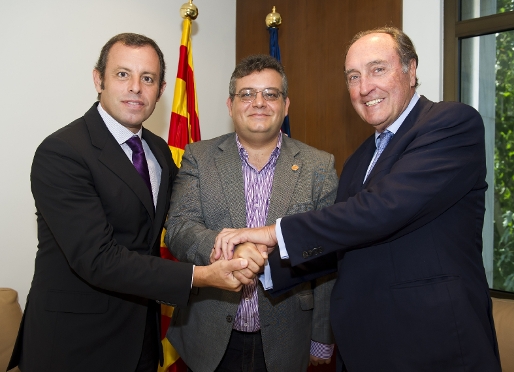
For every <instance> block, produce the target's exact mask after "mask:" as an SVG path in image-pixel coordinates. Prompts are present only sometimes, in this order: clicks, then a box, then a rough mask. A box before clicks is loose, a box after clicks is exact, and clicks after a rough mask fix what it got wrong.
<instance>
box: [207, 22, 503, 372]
mask: <svg viewBox="0 0 514 372" xmlns="http://www.w3.org/2000/svg"><path fill="white" fill-rule="evenodd" d="M417 64H418V57H417V54H416V52H415V49H414V46H413V45H412V42H411V40H410V39H409V38H408V36H407V35H405V34H404V33H403V32H401V31H400V30H398V29H396V28H392V27H386V28H382V29H376V30H370V31H365V32H362V33H360V34H358V35H356V37H355V38H354V39H353V41H352V42H351V45H350V47H349V49H348V52H347V55H346V61H345V71H346V76H347V85H348V89H349V92H350V98H351V101H352V104H353V106H354V108H355V110H356V111H357V113H358V114H359V115H360V116H361V118H362V119H363V120H364V121H366V122H367V123H369V124H371V125H372V126H373V127H374V128H375V130H376V133H375V134H374V135H373V136H371V137H370V138H368V139H367V140H366V141H365V142H364V143H363V144H362V145H361V146H360V147H359V148H358V149H357V151H356V152H355V153H354V154H353V155H352V156H350V158H349V159H348V160H347V162H346V164H345V166H344V169H343V172H342V174H341V177H340V181H339V189H338V194H337V198H336V204H335V205H334V206H331V207H327V208H325V209H323V210H321V211H312V212H307V213H304V214H298V215H293V216H287V217H284V218H283V219H282V220H281V221H278V223H277V224H276V226H275V225H273V226H268V227H265V228H261V229H259V230H250V229H246V230H241V231H231V230H226V231H223V232H222V233H221V234H220V235H219V236H218V237H217V242H216V248H217V249H218V251H217V254H218V255H219V254H220V253H221V252H220V250H221V249H222V248H223V254H224V255H225V256H226V257H230V256H231V251H232V250H233V247H234V244H237V243H241V242H244V241H252V242H255V243H262V244H266V245H267V246H268V247H273V246H274V245H275V244H277V240H278V241H279V247H280V254H281V256H282V257H287V256H288V257H289V259H290V262H291V264H292V265H299V264H302V263H305V262H310V261H312V260H313V261H315V259H316V258H317V257H323V256H325V255H327V254H330V253H334V252H335V253H337V256H338V279H337V281H336V284H335V286H334V289H333V292H332V298H331V321H332V327H333V331H334V334H335V337H336V344H337V345H338V355H337V357H338V365H339V367H338V368H339V369H340V370H342V369H343V363H344V364H345V365H346V367H347V368H348V370H349V371H351V372H369V371H395V372H396V371H406V372H411V371H417V372H418V371H448V372H449V371H452V372H453V371H500V365H499V357H498V350H497V343H496V336H495V331H494V324H493V319H492V315H491V301H490V298H489V293H488V286H487V282H486V277H485V271H484V268H483V264H482V256H481V253H482V225H483V219H484V194H485V190H486V188H487V184H486V182H485V175H486V167H485V146H484V126H483V122H482V119H481V117H480V115H479V114H478V113H477V112H476V111H475V110H474V109H473V108H471V107H469V106H467V105H464V104H461V103H455V102H440V103H434V102H431V101H429V100H428V99H426V98H425V97H420V96H419V95H418V94H417V93H416V86H417V78H416V68H417ZM388 142H389V143H388ZM273 270H274V268H272V276H273V278H274V287H275V289H276V288H277V287H279V288H280V287H283V286H287V285H288V283H287V282H284V281H281V280H278V279H277V278H276V276H275V275H273ZM279 271H280V270H278V269H277V272H278V273H279ZM277 272H276V273H277Z"/></svg>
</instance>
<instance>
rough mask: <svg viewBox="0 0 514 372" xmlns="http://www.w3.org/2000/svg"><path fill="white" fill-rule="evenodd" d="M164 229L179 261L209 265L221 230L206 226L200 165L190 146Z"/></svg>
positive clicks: (174, 188) (177, 179)
mask: <svg viewBox="0 0 514 372" xmlns="http://www.w3.org/2000/svg"><path fill="white" fill-rule="evenodd" d="M165 227H166V237H165V240H166V245H167V246H168V249H169V250H170V252H171V253H172V254H173V255H174V256H175V257H176V258H177V259H178V260H179V261H182V262H191V263H193V264H195V265H202V266H206V265H209V264H210V261H209V258H210V254H211V251H212V247H213V245H214V240H215V238H216V236H217V235H218V232H219V231H214V230H210V229H208V228H207V227H206V224H205V220H204V216H203V210H202V197H201V195H200V180H199V171H198V163H197V162H196V159H195V158H194V156H193V154H192V152H191V151H190V147H189V146H186V150H185V152H184V155H183V157H182V163H181V167H180V169H179V173H178V175H177V178H176V179H175V183H174V185H173V194H172V196H171V204H170V209H169V212H168V220H167V221H166V223H165Z"/></svg>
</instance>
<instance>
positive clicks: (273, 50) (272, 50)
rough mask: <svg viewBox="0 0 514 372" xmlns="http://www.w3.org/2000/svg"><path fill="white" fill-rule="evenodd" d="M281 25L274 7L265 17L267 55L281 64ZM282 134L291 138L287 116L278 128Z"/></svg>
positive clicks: (280, 18) (278, 14)
mask: <svg viewBox="0 0 514 372" xmlns="http://www.w3.org/2000/svg"><path fill="white" fill-rule="evenodd" d="M281 24H282V17H281V16H280V13H277V8H276V7H275V6H274V7H273V9H272V10H271V13H269V14H268V15H267V16H266V27H267V28H268V31H269V54H270V55H271V56H272V57H274V58H276V59H277V60H278V61H279V62H281V58H280V47H279V45H278V28H279V27H280V25H281ZM280 130H281V131H282V133H284V134H286V135H287V136H289V137H291V128H290V125H289V116H286V117H285V118H284V122H283V123H282V126H281V128H280Z"/></svg>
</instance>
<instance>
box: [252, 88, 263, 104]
mask: <svg viewBox="0 0 514 372" xmlns="http://www.w3.org/2000/svg"><path fill="white" fill-rule="evenodd" d="M259 93H260V94H259ZM252 103H253V106H254V107H263V106H265V105H266V100H265V99H264V95H263V93H262V91H260V92H256V95H255V99H254V100H253V102H252Z"/></svg>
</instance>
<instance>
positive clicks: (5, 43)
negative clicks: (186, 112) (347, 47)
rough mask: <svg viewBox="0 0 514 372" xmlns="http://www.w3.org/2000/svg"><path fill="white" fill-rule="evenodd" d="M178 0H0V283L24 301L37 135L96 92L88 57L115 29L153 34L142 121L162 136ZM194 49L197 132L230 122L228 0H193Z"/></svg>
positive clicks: (31, 252)
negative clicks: (151, 90) (150, 87)
mask: <svg viewBox="0 0 514 372" xmlns="http://www.w3.org/2000/svg"><path fill="white" fill-rule="evenodd" d="M185 2H186V0H145V1H142V0H109V1H104V0H87V1H86V0H74V1H69V0H45V1H27V0H17V1H7V0H0V35H2V53H1V57H0V71H2V78H1V80H0V81H1V84H0V86H1V88H0V112H1V114H2V116H1V129H2V141H1V142H2V146H0V159H2V160H1V174H2V177H1V178H2V181H1V184H0V200H1V204H0V236H1V237H2V244H1V246H0V257H1V258H0V287H11V288H14V289H16V290H17V291H18V292H19V294H20V302H21V303H22V306H23V305H24V303H25V298H26V296H27V293H28V290H29V287H30V281H31V279H32V274H33V269H34V257H35V254H36V250H37V248H36V246H37V239H36V222H35V221H36V220H35V216H34V212H35V208H34V201H33V199H32V194H31V192H30V180H29V174H30V166H31V163H32V157H33V154H34V151H35V149H36V147H37V146H38V145H39V143H40V142H41V141H42V140H43V139H44V138H45V137H46V136H47V135H49V134H50V133H52V132H53V131H55V130H57V129H58V128H60V127H62V126H64V125H66V124H68V123H69V122H70V121H72V120H74V119H76V118H78V117H80V116H82V115H83V114H84V113H85V112H86V111H87V110H88V109H89V107H90V106H91V104H92V103H93V102H94V101H95V100H96V92H95V89H94V86H93V81H92V70H93V66H94V64H95V62H96V59H97V58H98V54H99V52H100V49H101V47H102V46H103V44H105V42H106V41H107V40H108V39H109V38H110V37H112V36H114V35H116V34H118V33H121V32H136V33H141V34H144V35H146V36H149V37H151V38H153V39H154V40H155V41H156V42H157V44H158V45H159V46H160V48H161V49H162V51H163V53H164V56H165V60H166V62H167V70H168V71H167V81H168V87H167V90H166V92H165V93H164V95H163V97H162V99H161V102H160V103H158V105H157V108H156V110H155V113H154V115H153V116H152V117H151V119H149V120H148V122H147V123H146V124H145V126H146V127H147V128H149V129H151V130H152V131H154V132H155V133H157V134H159V135H161V136H162V137H163V138H165V139H166V140H167V136H168V126H169V117H170V112H171V102H172V99H173V88H174V85H175V76H176V72H177V62H178V50H179V46H180V38H181V34H182V18H181V17H180V12H179V9H180V6H181V5H182V4H183V3H185ZM194 4H196V6H197V7H198V9H199V16H198V18H197V20H196V21H195V22H194V23H193V35H192V37H193V56H194V68H195V77H196V84H197V94H198V102H199V111H200V126H201V131H202V138H204V139H207V138H212V137H215V136H217V135H220V134H223V133H226V132H229V131H232V125H231V121H230V118H229V116H228V114H227V109H226V106H225V100H226V98H227V96H228V81H229V78H230V74H231V73H232V70H233V69H234V64H235V32H234V30H235V15H236V11H235V6H236V0H216V1H212V0H195V1H194Z"/></svg>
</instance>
